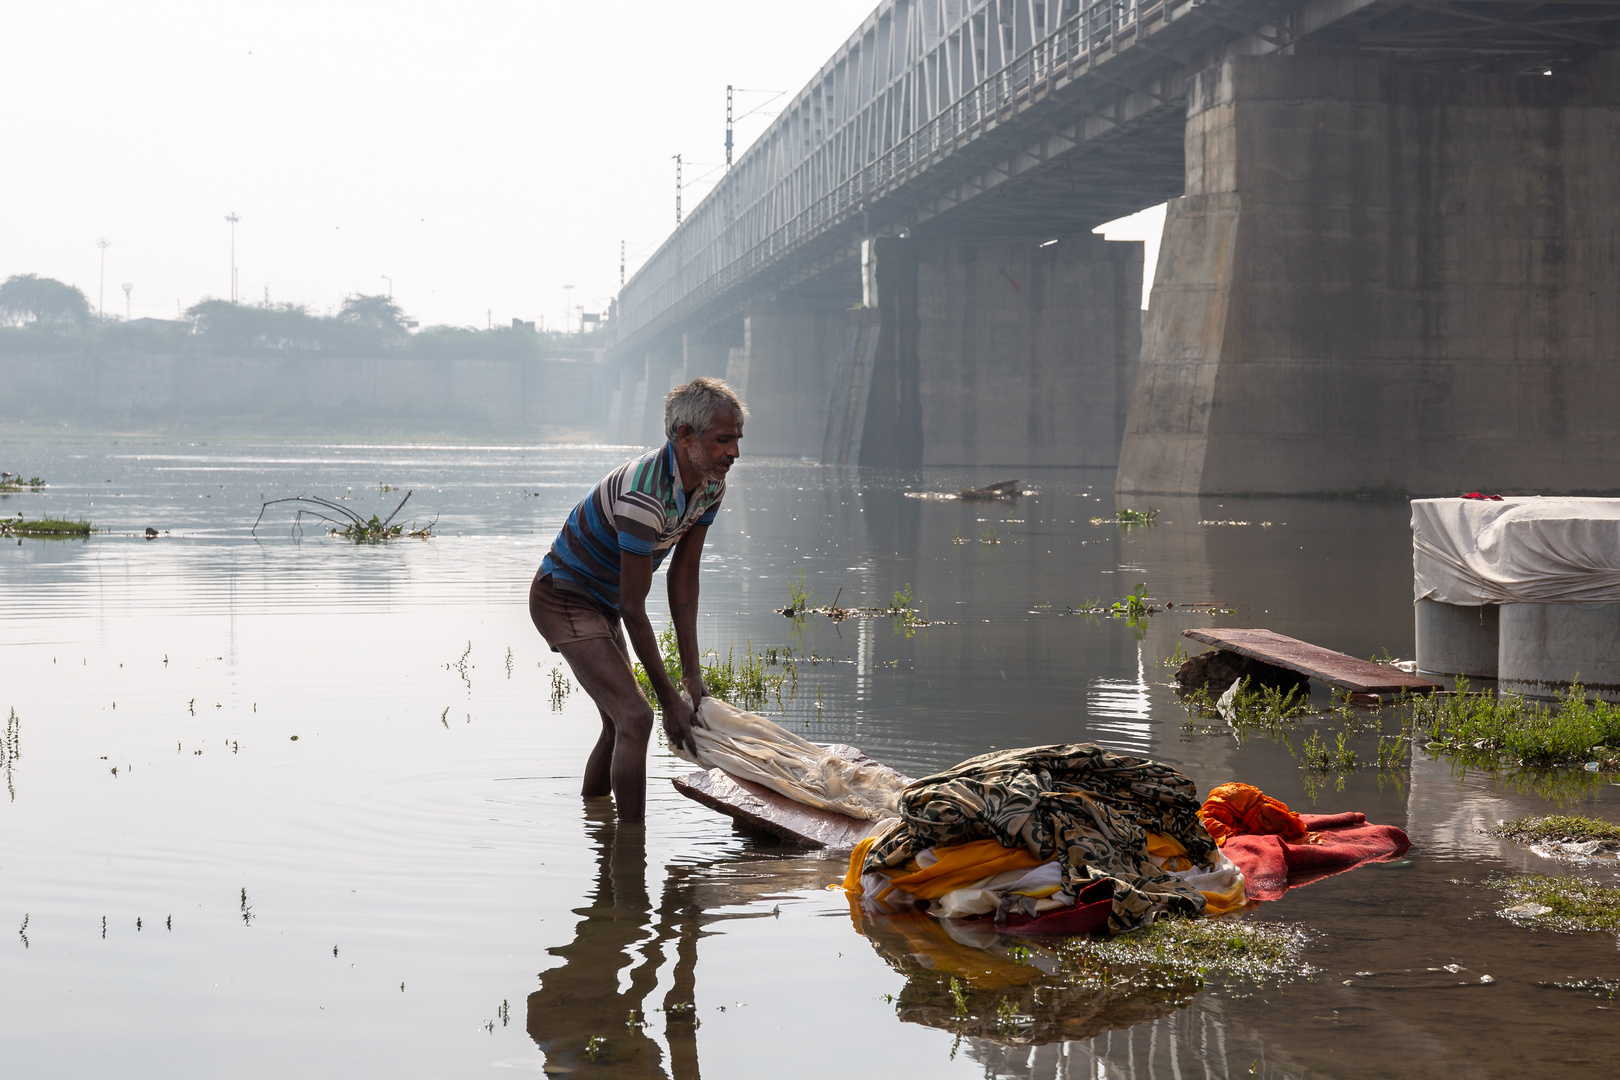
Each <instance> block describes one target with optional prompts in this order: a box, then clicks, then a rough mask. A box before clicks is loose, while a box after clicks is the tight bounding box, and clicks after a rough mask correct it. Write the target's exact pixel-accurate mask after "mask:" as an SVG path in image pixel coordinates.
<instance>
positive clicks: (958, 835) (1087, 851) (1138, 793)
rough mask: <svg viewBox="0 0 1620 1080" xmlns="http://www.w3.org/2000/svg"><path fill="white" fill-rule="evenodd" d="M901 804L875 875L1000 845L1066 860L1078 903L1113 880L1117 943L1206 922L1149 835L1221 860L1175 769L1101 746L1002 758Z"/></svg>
mask: <svg viewBox="0 0 1620 1080" xmlns="http://www.w3.org/2000/svg"><path fill="white" fill-rule="evenodd" d="M899 804H900V805H899V808H900V817H899V819H898V820H896V821H893V822H891V823H890V824H889V825H888V826H887V827H886V828H885V829H884V830H883V831H882V832H881V833H879V834H878V835H877V837H876V842H875V843H874V844H873V846H872V848H871V851H870V852H869V853H868V854H867V857H866V861H865V863H864V864H863V867H862V869H863V871H867V872H870V871H877V870H882V869H897V868H900V867H904V866H906V865H907V864H908V863H910V862H911V860H913V859H914V858H916V856H917V853H918V852H921V851H923V850H925V849H927V848H930V847H935V846H938V847H945V846H948V845H951V844H962V843H967V842H968V841H971V840H996V841H999V842H1000V843H1002V844H1004V845H1006V846H1007V847H1014V848H1024V849H1026V850H1028V851H1029V853H1030V854H1031V855H1033V856H1035V857H1036V858H1038V859H1042V860H1046V859H1052V858H1054V857H1055V858H1057V859H1058V860H1059V862H1060V863H1061V865H1062V868H1063V882H1064V886H1063V887H1064V891H1065V892H1067V893H1068V894H1069V895H1071V896H1079V895H1080V894H1081V892H1082V891H1083V890H1084V889H1085V888H1086V887H1087V886H1088V885H1091V884H1092V883H1094V882H1096V881H1099V880H1102V879H1106V880H1108V882H1109V884H1110V886H1111V887H1112V889H1113V895H1114V903H1113V910H1112V912H1111V913H1110V915H1109V920H1108V927H1109V930H1110V931H1112V932H1114V933H1119V932H1121V931H1124V930H1131V929H1135V928H1136V927H1139V926H1145V925H1147V924H1148V923H1151V922H1152V921H1153V920H1154V919H1155V918H1157V917H1159V916H1160V915H1165V914H1174V915H1182V916H1186V917H1189V918H1197V917H1199V916H1201V915H1202V914H1203V913H1204V894H1203V893H1201V892H1199V891H1198V890H1197V889H1196V888H1194V887H1193V886H1191V885H1189V884H1188V883H1187V882H1185V881H1183V880H1181V879H1180V878H1178V877H1176V876H1175V875H1173V874H1169V873H1165V872H1164V871H1162V870H1159V869H1157V868H1155V867H1154V866H1153V865H1152V863H1151V862H1150V861H1149V855H1148V851H1147V835H1146V834H1147V833H1149V832H1155V833H1162V834H1164V835H1166V836H1170V837H1174V838H1175V839H1176V840H1178V841H1180V842H1181V844H1182V846H1183V847H1185V848H1186V849H1187V856H1188V857H1189V858H1190V859H1191V860H1192V861H1193V862H1194V863H1197V864H1204V863H1208V862H1210V861H1211V860H1213V859H1214V858H1215V857H1216V855H1217V849H1216V846H1215V842H1214V841H1213V840H1211V839H1210V836H1209V833H1208V832H1207V831H1206V830H1205V829H1204V826H1203V824H1202V822H1200V821H1199V820H1198V809H1199V805H1200V804H1199V801H1198V792H1197V788H1196V787H1195V786H1194V784H1193V782H1192V781H1191V780H1189V779H1188V778H1187V777H1186V776H1183V775H1182V774H1181V773H1179V772H1177V771H1176V770H1175V769H1173V768H1171V767H1170V766H1168V765H1164V764H1161V763H1159V762H1156V761H1142V760H1139V759H1137V758H1133V757H1127V756H1125V755H1123V754H1116V753H1113V752H1111V751H1108V750H1104V749H1102V748H1101V747H1099V746H1097V745H1095V744H1093V743H1071V744H1066V745H1057V746H1038V747H1031V748H1028V749H1021V750H1002V751H997V752H995V753H991V754H982V755H980V756H979V757H975V758H969V759H968V760H967V761H964V762H962V763H961V764H960V765H957V766H956V767H955V768H953V769H950V770H948V771H946V772H942V773H937V774H935V775H934V776H927V777H924V778H922V779H921V780H918V781H915V782H914V783H912V784H911V785H910V786H908V787H907V788H906V789H905V790H904V791H903V792H901V794H900V800H899Z"/></svg>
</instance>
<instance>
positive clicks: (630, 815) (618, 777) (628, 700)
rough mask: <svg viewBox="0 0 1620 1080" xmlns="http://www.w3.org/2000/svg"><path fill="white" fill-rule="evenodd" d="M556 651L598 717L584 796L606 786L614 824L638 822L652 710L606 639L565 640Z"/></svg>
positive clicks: (627, 664) (644, 801) (642, 816)
mask: <svg viewBox="0 0 1620 1080" xmlns="http://www.w3.org/2000/svg"><path fill="white" fill-rule="evenodd" d="M558 651H559V652H561V653H562V655H563V659H564V660H566V661H568V666H569V668H571V669H572V670H573V672H574V678H576V679H578V680H579V684H580V686H581V687H583V688H584V690H585V692H586V693H587V694H589V695H590V696H591V700H592V701H594V702H596V707H597V709H598V710H599V711H600V712H601V714H602V718H603V728H602V735H601V737H600V738H599V739H598V740H597V742H596V747H595V749H593V750H592V751H591V757H590V760H589V761H588V762H587V763H586V767H585V784H584V787H583V793H584V795H585V796H586V797H587V798H589V797H591V796H593V795H598V794H602V793H603V792H605V790H606V789H607V788H609V787H611V788H612V790H613V805H614V808H615V809H616V810H617V811H618V815H619V820H620V821H625V822H636V821H642V820H644V819H645V818H646V816H647V741H648V739H650V738H651V737H652V728H653V710H652V706H651V705H649V704H647V699H646V698H645V697H643V696H642V693H641V687H639V686H637V685H636V677H635V675H634V674H633V673H632V672H631V670H630V661H629V659H628V658H627V657H626V656H625V655H624V653H622V652H620V651H619V647H618V646H617V645H615V644H614V643H613V641H612V640H610V639H608V638H587V639H586V640H584V641H573V642H569V643H568V644H566V645H560V646H558ZM604 767H605V768H604ZM593 770H594V771H593ZM604 771H605V772H606V774H607V775H606V780H607V783H606V784H604V783H603V779H604V777H603V775H602V773H603V772H604Z"/></svg>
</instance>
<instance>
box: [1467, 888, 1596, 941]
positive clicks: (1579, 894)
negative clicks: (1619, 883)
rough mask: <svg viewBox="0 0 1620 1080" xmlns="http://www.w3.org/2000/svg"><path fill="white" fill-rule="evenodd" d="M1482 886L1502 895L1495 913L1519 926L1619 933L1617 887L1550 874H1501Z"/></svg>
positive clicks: (1572, 931)
mask: <svg viewBox="0 0 1620 1080" xmlns="http://www.w3.org/2000/svg"><path fill="white" fill-rule="evenodd" d="M1485 886H1486V888H1490V889H1495V890H1496V891H1498V892H1500V893H1501V894H1502V900H1503V905H1502V907H1501V908H1499V909H1498V910H1497V914H1498V915H1500V916H1502V917H1503V918H1504V919H1508V920H1510V921H1512V922H1514V923H1517V924H1519V925H1520V926H1530V927H1535V928H1537V929H1542V930H1555V931H1557V932H1558V933H1561V934H1574V933H1579V932H1581V931H1590V932H1593V933H1602V934H1613V933H1616V932H1620V888H1615V887H1613V886H1611V885H1600V884H1598V883H1597V882H1595V881H1592V880H1590V879H1589V878H1584V877H1554V876H1552V875H1550V874H1513V875H1504V876H1501V877H1494V878H1489V879H1487V880H1486V881H1485Z"/></svg>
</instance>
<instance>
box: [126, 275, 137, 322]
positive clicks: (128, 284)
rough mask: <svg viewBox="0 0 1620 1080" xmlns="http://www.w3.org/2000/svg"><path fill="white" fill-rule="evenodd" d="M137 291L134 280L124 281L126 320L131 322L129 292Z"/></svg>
mask: <svg viewBox="0 0 1620 1080" xmlns="http://www.w3.org/2000/svg"><path fill="white" fill-rule="evenodd" d="M134 291H135V283H134V282H133V281H126V282H124V321H125V322H129V294H130V293H132V292H134Z"/></svg>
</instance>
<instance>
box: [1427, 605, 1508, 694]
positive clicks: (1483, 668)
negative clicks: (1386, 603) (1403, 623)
mask: <svg viewBox="0 0 1620 1080" xmlns="http://www.w3.org/2000/svg"><path fill="white" fill-rule="evenodd" d="M1412 609H1413V617H1414V618H1415V619H1416V620H1417V666H1418V670H1419V671H1426V672H1429V673H1431V674H1434V675H1467V676H1470V677H1472V678H1478V679H1494V678H1496V671H1497V652H1498V642H1497V637H1498V635H1497V626H1498V623H1499V618H1498V616H1499V614H1500V609H1499V608H1498V607H1497V606H1496V605H1495V604H1482V605H1480V606H1478V607H1464V606H1461V605H1458V604H1444V603H1441V602H1440V601H1439V600H1419V601H1418V602H1417V603H1416V604H1414V605H1412Z"/></svg>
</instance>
